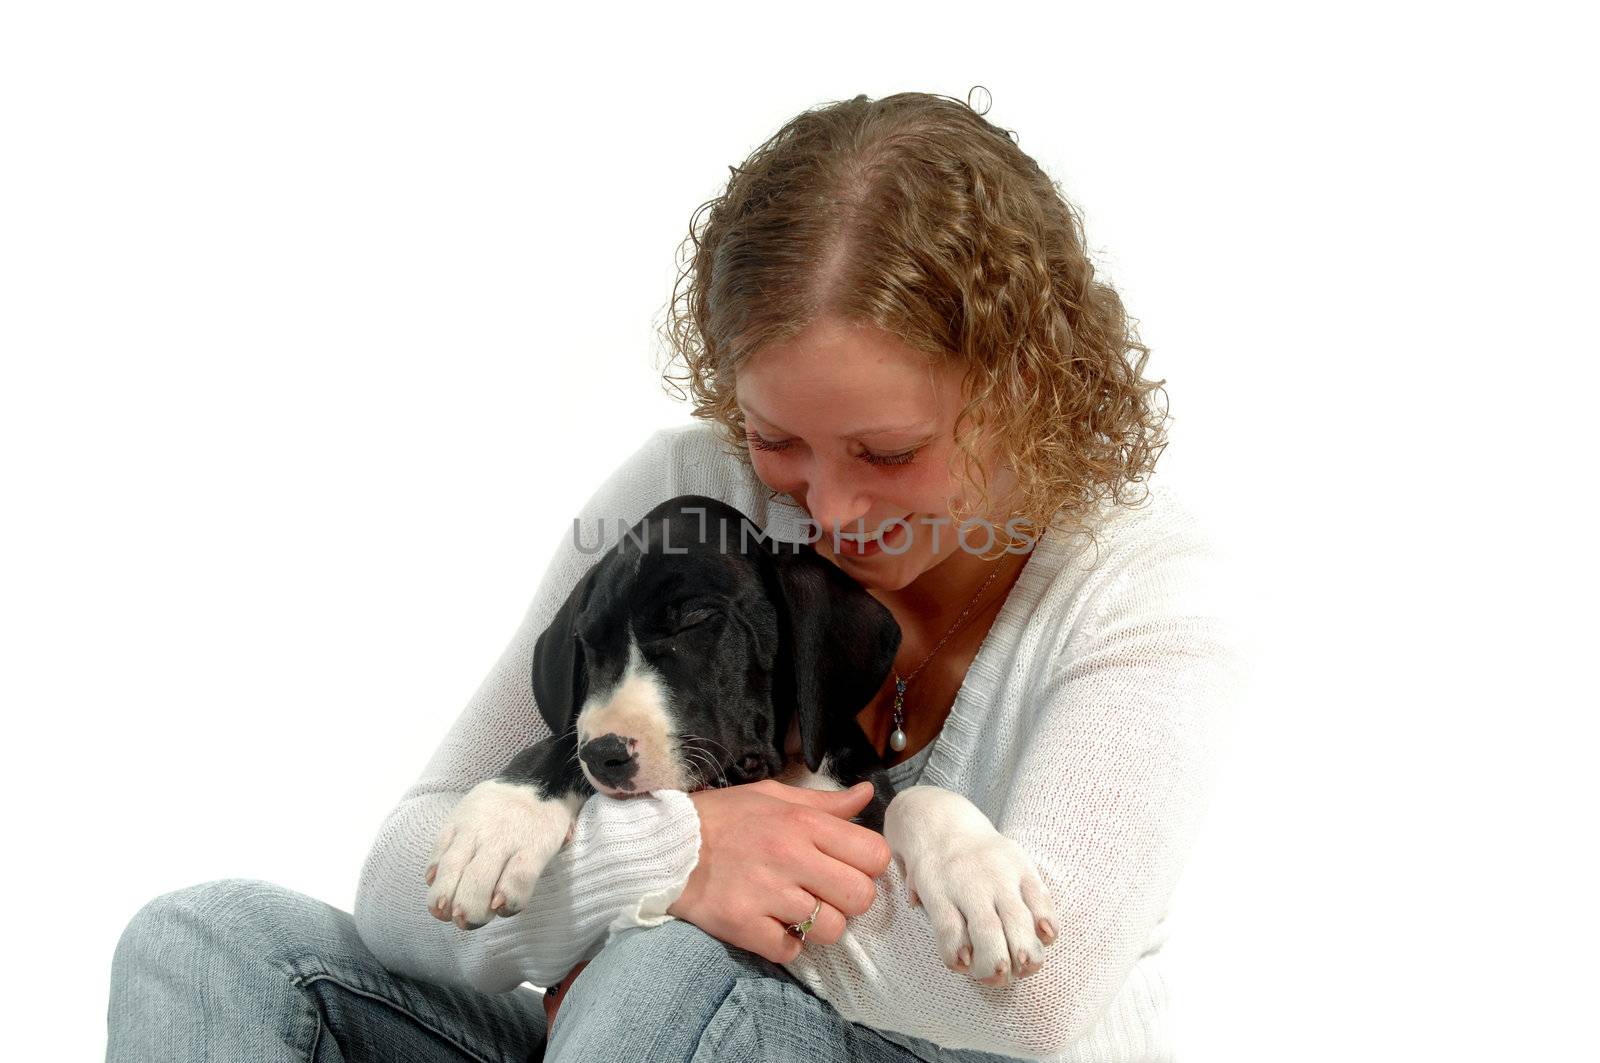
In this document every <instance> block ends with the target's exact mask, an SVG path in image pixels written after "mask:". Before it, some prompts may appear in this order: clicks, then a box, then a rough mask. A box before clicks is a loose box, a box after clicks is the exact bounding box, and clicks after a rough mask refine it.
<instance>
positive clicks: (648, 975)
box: [549, 920, 787, 1060]
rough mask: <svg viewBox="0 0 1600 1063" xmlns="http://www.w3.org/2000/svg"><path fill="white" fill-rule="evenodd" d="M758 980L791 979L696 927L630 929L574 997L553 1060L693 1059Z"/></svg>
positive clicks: (557, 1030)
mask: <svg viewBox="0 0 1600 1063" xmlns="http://www.w3.org/2000/svg"><path fill="white" fill-rule="evenodd" d="M758 977H777V978H786V977H787V976H786V975H785V974H784V973H783V970H782V968H780V967H778V966H776V965H775V964H771V963H769V962H767V961H766V960H764V959H762V958H761V957H759V956H755V955H753V954H751V953H748V952H745V951H744V950H743V949H737V948H733V947H731V946H729V945H727V944H726V943H724V942H722V941H718V940H717V939H716V938H714V937H712V936H711V935H709V934H707V933H706V932H705V931H703V930H701V929H700V928H699V927H697V926H695V925H694V924H693V923H687V922H684V921H682V920H670V921H668V922H666V923H663V924H661V925H660V926H656V927H650V928H631V929H628V930H625V931H623V932H621V933H619V934H617V935H616V936H614V937H613V938H612V939H611V940H610V941H608V942H607V943H606V946H605V947H604V948H603V949H601V950H600V952H599V954H598V955H596V956H595V958H594V959H593V960H591V961H589V964H588V966H586V967H585V968H584V969H583V971H582V973H580V974H579V975H578V977H577V978H576V979H575V980H574V981H573V983H572V986H571V988H570V989H569V990H568V991H567V994H566V997H565V999H564V1000H563V1001H562V1004H561V1010H560V1013H559V1014H558V1015H557V1016H556V1022H555V1026H554V1027H553V1028H552V1030H551V1032H550V1038H551V1041H550V1053H551V1054H550V1057H549V1058H551V1059H558V1060H569V1059H572V1060H579V1059H584V1060H586V1059H590V1058H594V1059H607V1058H650V1059H662V1060H667V1059H676V1058H687V1057H688V1054H689V1053H690V1052H692V1051H693V1049H694V1046H695V1044H696V1043H697V1042H698V1040H699V1037H700V1033H701V1031H703V1030H704V1029H705V1028H706V1025H707V1023H709V1022H710V1021H711V1018H712V1016H714V1015H715V1014H716V1013H717V1010H718V1009H719V1008H721V1007H722V1005H723V1002H724V1001H725V1000H726V999H727V997H728V994H729V993H730V992H731V991H732V990H733V988H734V986H735V984H736V983H738V982H739V981H740V980H741V979H750V978H758ZM630 1053H633V1055H630ZM638 1053H645V1054H644V1055H639V1054H638Z"/></svg>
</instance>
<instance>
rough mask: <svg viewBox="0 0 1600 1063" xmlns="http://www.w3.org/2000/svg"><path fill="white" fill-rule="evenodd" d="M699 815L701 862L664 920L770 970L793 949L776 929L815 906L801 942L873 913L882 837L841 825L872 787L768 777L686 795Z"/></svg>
mask: <svg viewBox="0 0 1600 1063" xmlns="http://www.w3.org/2000/svg"><path fill="white" fill-rule="evenodd" d="M689 798H690V800H692V801H693V802H694V803H695V809H696V811H697V812H699V814H700V859H699V862H698V863H696V864H695V868H694V871H693V872H691V873H690V875H689V882H688V884H687V885H686V886H685V887H684V889H683V893H681V894H680V895H679V896H678V899H677V900H676V901H674V902H673V903H672V904H671V906H670V907H668V908H667V914H668V915H671V916H674V917H676V918H678V919H683V920H685V921H687V922H690V923H693V924H694V925H695V926H697V927H699V928H700V929H701V930H704V931H705V932H706V933H708V934H710V935H711V936H712V937H714V938H717V939H718V940H720V941H725V942H727V943H728V944H730V945H735V946H737V947H739V948H742V949H747V950H748V951H750V952H753V953H755V954H756V955H758V956H762V957H765V958H766V959H768V960H771V961H772V962H773V963H787V962H789V961H790V960H792V959H794V958H795V956H797V955H798V954H799V952H800V947H801V942H800V939H799V938H796V937H794V936H793V935H791V934H789V933H788V932H787V931H786V930H785V929H784V928H785V926H786V925H788V924H790V923H800V922H804V921H805V919H806V918H807V917H808V916H810V915H811V910H812V909H813V908H814V907H816V903H817V901H821V902H822V908H821V910H819V911H818V912H817V917H816V920H815V921H814V922H813V923H812V925H811V929H810V930H809V931H807V933H806V940H808V941H818V942H821V943H822V944H824V945H828V944H832V943H833V942H835V941H837V940H839V936H840V935H841V934H843V933H844V920H845V916H847V915H860V914H861V913H863V912H865V911H866V910H867V909H868V908H870V907H872V901H873V898H874V896H876V893H877V890H876V887H875V886H874V884H873V880H874V879H876V878H877V877H878V876H879V875H881V874H883V873H884V871H885V870H886V869H887V868H888V866H889V843H888V842H886V841H884V840H883V835H881V834H879V833H877V832H876V831H872V830H868V829H867V828H866V827H862V826H858V825H857V824H854V823H851V822H850V817H851V816H854V815H856V814H857V813H859V812H860V811H861V810H862V809H863V808H865V807H866V805H867V802H868V801H870V800H871V799H872V784H871V783H870V782H862V783H857V784H856V785H855V786H853V787H851V788H850V789H849V790H843V791H828V790H808V789H804V788H802V787H798V786H787V785H785V784H783V783H780V782H773V781H772V780H771V779H763V780H762V781H761V782H754V783H746V784H743V785H740V786H729V787H724V788H722V789H714V790H700V791H697V792H696V793H693V794H690V795H689Z"/></svg>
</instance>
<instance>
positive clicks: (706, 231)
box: [658, 86, 1167, 539]
mask: <svg viewBox="0 0 1600 1063" xmlns="http://www.w3.org/2000/svg"><path fill="white" fill-rule="evenodd" d="M980 88H981V86H980ZM969 99H970V94H969ZM986 110H987V109H986ZM729 170H730V175H729V178H728V183H727V186H726V188H725V189H724V190H723V191H722V193H721V194H720V195H719V196H717V197H716V198H715V199H712V200H709V201H708V202H706V203H703V204H701V205H700V207H698V208H697V209H696V210H695V212H694V215H693V216H692V218H691V220H690V224H689V235H688V237H687V239H686V240H685V241H684V243H683V245H682V246H681V247H680V249H679V266H680V273H679V276H678V280H677V282H676V284H675V285H674V287H673V295H672V300H671V302H670V304H669V306H668V319H667V322H666V324H665V325H663V326H662V327H661V329H660V331H661V335H662V337H663V339H664V340H665V341H666V345H667V348H668V352H669V357H668V361H667V365H666V366H665V367H658V368H659V369H660V370H661V372H662V375H663V379H664V381H665V383H666V385H667V386H668V387H669V388H671V389H672V390H674V391H675V392H676V397H677V398H679V399H683V398H686V397H689V396H690V395H692V398H693V404H694V406H693V415H694V416H695V417H699V418H702V419H707V420H710V421H712V422H713V423H714V424H715V425H716V426H717V427H718V435H719V436H721V437H722V438H723V439H724V441H725V442H726V443H727V444H729V445H730V446H731V447H732V448H733V449H734V451H735V452H736V453H737V454H738V455H740V456H741V457H742V458H743V460H744V461H745V462H747V463H748V462H749V461H750V453H749V443H748V437H747V435H746V429H745V425H744V418H743V415H742V413H741V412H740V410H739V407H738V405H737V403H736V402H735V398H734V383H735V379H736V374H737V372H738V369H739V366H740V365H741V364H742V363H743V362H744V360H745V359H747V358H748V357H750V355H751V354H752V353H753V352H755V351H758V350H760V349H761V348H763V347H765V346H766V345H768V344H772V343H781V342H785V341H787V340H789V339H790V338H792V337H793V336H794V335H796V334H797V333H799V332H801V331H802V330H804V329H805V328H806V327H807V326H808V325H809V324H810V323H811V322H813V321H815V320H816V319H818V318H819V317H823V316H830V315H831V316H838V317H841V318H843V319H845V320H846V321H852V322H867V323H870V324H872V325H875V326H877V327H878V328H880V329H883V330H885V331H887V332H889V333H891V334H893V335H895V336H898V337H899V338H900V339H901V340H902V341H903V342H904V343H905V344H906V345H907V346H909V347H911V348H913V349H915V350H919V351H922V352H924V353H925V354H927V355H929V356H930V359H931V360H934V361H937V360H954V361H956V362H958V363H960V364H963V365H965V367H966V372H965V374H964V376H963V395H964V405H963V407H962V410H961V412H960V414H959V415H958V417H957V419H956V427H955V436H956V450H955V454H954V455H953V456H952V458H951V473H952V475H953V476H957V477H959V478H960V479H962V480H964V481H965V482H966V484H967V485H968V486H969V487H972V488H976V489H977V492H978V493H979V494H980V496H981V498H982V502H981V503H980V504H979V505H978V506H975V507H973V510H972V511H975V512H980V513H983V512H988V508H989V506H991V505H993V504H994V503H993V500H992V499H991V498H990V497H989V485H988V483H987V482H986V478H985V477H984V470H983V467H982V464H981V458H980V457H979V455H980V454H982V453H983V452H984V449H983V444H984V442H985V441H992V443H993V445H994V446H995V447H997V448H998V449H997V453H998V454H999V456H1000V460H1001V461H1002V462H1003V463H1004V464H1005V465H1006V466H1009V467H1010V468H1011V469H1012V470H1013V471H1014V473H1015V475H1016V477H1017V491H1016V494H1015V495H1014V496H1012V497H1013V498H1014V499H1015V500H1016V501H1015V505H1014V507H1013V514H1012V519H1013V521H1014V527H1015V528H1017V529H1020V530H1022V531H1023V532H1024V534H1025V537H1026V538H1028V539H1034V538H1037V537H1038V535H1040V534H1042V532H1043V530H1044V529H1045V528H1046V527H1047V526H1049V525H1050V524H1052V523H1056V522H1059V521H1063V520H1064V521H1066V522H1067V523H1068V524H1069V526H1070V527H1072V528H1076V529H1080V530H1083V531H1086V532H1088V533H1089V534H1090V535H1091V536H1092V534H1093V531H1092V528H1091V526H1090V524H1089V522H1088V519H1087V518H1088V517H1089V515H1090V514H1091V513H1092V512H1093V511H1095V510H1096V509H1097V508H1098V507H1099V505H1100V504H1101V503H1102V501H1103V500H1104V499H1106V498H1107V497H1110V498H1111V499H1112V500H1113V501H1114V502H1116V503H1118V504H1123V503H1125V500H1124V499H1123V497H1122V492H1123V489H1124V488H1125V487H1126V486H1127V485H1130V484H1135V483H1140V482H1142V481H1143V480H1144V479H1145V477H1146V476H1148V474H1149V473H1150V472H1152V471H1153V470H1154V467H1155V463H1156V460H1157V458H1159V457H1160V454H1161V452H1162V451H1163V450H1164V449H1165V448H1166V438H1165V431H1164V426H1163V422H1164V421H1165V420H1166V418H1167V412H1166V408H1165V403H1164V402H1163V403H1162V407H1161V409H1159V410H1158V409H1156V407H1155V402H1154V396H1155V395H1158V394H1159V395H1161V396H1162V397H1163V399H1164V398H1165V391H1164V390H1163V389H1162V387H1161V385H1163V384H1165V383H1166V380H1165V379H1162V380H1158V381H1154V382H1152V381H1148V380H1145V379H1144V377H1143V375H1142V374H1143V371H1144V366H1145V363H1146V361H1147V360H1148V358H1149V354H1150V351H1149V348H1148V347H1146V346H1145V345H1144V344H1142V343H1140V342H1139V340H1138V336H1137V333H1136V331H1135V329H1134V324H1135V322H1134V321H1133V320H1132V319H1130V318H1129V317H1128V315H1127V314H1126V313H1125V311H1124V310H1123V306H1122V300H1121V298H1120V297H1119V296H1118V295H1117V293H1116V291H1114V290H1113V289H1112V288H1111V287H1110V286H1109V285H1108V284H1106V283H1104V282H1102V281H1098V280H1096V279H1095V271H1094V266H1093V265H1092V264H1091V263H1090V261H1089V257H1088V254H1087V252H1086V250H1085V246H1084V235H1083V224H1082V220H1081V217H1080V215H1079V213H1078V212H1077V210H1075V209H1074V207H1073V206H1072V205H1071V204H1069V203H1068V202H1067V201H1066V199H1065V198H1064V197H1063V196H1062V194H1061V192H1060V188H1059V186H1058V185H1057V184H1056V183H1055V182H1053V181H1052V180H1051V179H1050V178H1049V177H1048V176H1047V175H1046V174H1045V173H1044V171H1043V170H1041V169H1040V168H1039V165H1038V164H1037V163H1036V162H1035V161H1034V160H1033V159H1032V158H1031V157H1029V156H1028V155H1027V154H1025V153H1024V152H1023V151H1022V150H1021V149H1020V148H1019V147H1018V145H1017V142H1016V136H1015V134H1014V133H1011V132H1008V131H1004V130H1001V129H999V128H997V127H996V126H994V125H991V124H990V123H989V122H988V121H986V120H985V119H984V118H983V117H982V116H981V115H980V114H979V113H978V112H977V111H975V110H974V109H973V108H972V107H971V106H970V104H969V103H963V102H962V101H960V100H956V99H954V98H952V97H947V96H937V95H930V94H927V93H920V92H904V93H897V94H895V95H892V96H887V97H884V98H883V99H880V100H873V99H870V98H868V97H867V96H864V95H862V96H857V97H855V98H854V99H850V100H844V101H839V102H834V103H829V104H827V105H825V106H821V107H818V108H815V109H812V110H808V111H805V112H803V113H801V114H800V115H798V116H796V117H795V118H793V119H792V120H790V121H789V122H788V123H787V124H785V125H784V126H783V128H781V129H779V130H778V132H777V133H775V134H774V135H773V136H772V137H771V138H770V139H769V140H767V141H766V143H764V144H762V145H761V146H760V147H758V148H756V150H755V151H754V152H753V153H752V154H751V155H750V157H749V158H748V159H746V160H745V161H744V163H743V164H742V165H740V166H736V167H734V166H730V167H729ZM707 212H709V213H707ZM702 214H706V217H705V218H704V222H703V224H702V220H701V216H702ZM1133 356H1137V357H1136V360H1135V358H1134V357H1133ZM680 363H681V372H672V371H671V370H672V369H673V367H675V366H677V365H679V364H680ZM685 384H686V385H687V387H688V394H687V395H686V394H685V392H684V389H683V385H685ZM958 462H959V465H960V468H959V469H957V468H956V465H957V464H958ZM974 471H976V475H974ZM958 505H959V503H958ZM968 515H969V513H956V514H954V516H955V517H956V518H957V520H963V519H967V517H968ZM1001 537H1002V538H1003V537H1004V536H1003V535H1002V536H1001Z"/></svg>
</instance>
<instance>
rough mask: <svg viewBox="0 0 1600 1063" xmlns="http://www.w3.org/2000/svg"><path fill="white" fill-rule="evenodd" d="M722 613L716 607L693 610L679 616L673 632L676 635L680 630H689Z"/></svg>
mask: <svg viewBox="0 0 1600 1063" xmlns="http://www.w3.org/2000/svg"><path fill="white" fill-rule="evenodd" d="M720 615H721V614H720V613H718V612H717V611H716V610H715V609H695V610H692V611H690V612H688V613H685V614H684V615H683V616H682V617H680V618H679V620H678V626H677V627H676V628H674V629H673V632H672V633H673V634H674V635H676V634H677V633H678V632H680V631H688V630H689V629H690V628H693V627H699V626H700V625H701V624H704V623H706V622H707V621H708V620H714V619H716V618H717V617H718V616H720Z"/></svg>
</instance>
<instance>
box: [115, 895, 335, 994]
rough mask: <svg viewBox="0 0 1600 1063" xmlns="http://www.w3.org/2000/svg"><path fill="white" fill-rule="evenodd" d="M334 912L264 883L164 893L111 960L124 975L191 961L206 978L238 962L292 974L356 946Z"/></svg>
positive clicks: (132, 925) (132, 923) (136, 920)
mask: <svg viewBox="0 0 1600 1063" xmlns="http://www.w3.org/2000/svg"><path fill="white" fill-rule="evenodd" d="M341 914H342V913H340V912H339V911H338V910H337V909H335V908H333V907H332V906H331V905H329V904H326V903H324V902H322V901H319V900H317V899H315V898H313V897H308V896H306V895H305V894H302V893H297V892H295V891H294V890H291V889H289V888H287V887H284V886H280V885H277V884H276V883H272V882H265V881H262V880H259V879H247V878H230V879H216V880H213V881H210V882H202V883H199V884H197V885H193V886H186V887H184V888H182V889H177V890H172V891H171V892H168V893H163V894H160V895H159V896H156V897H154V898H152V899H151V900H149V901H148V902H146V903H145V904H144V906H143V907H141V908H140V909H139V910H138V911H137V912H135V913H134V915H133V917H132V918H131V919H129V920H128V924H127V926H126V927H125V928H124V929H123V931H122V936H121V938H120V939H119V940H118V942H117V947H116V952H115V954H114V956H113V958H112V970H113V977H115V976H116V973H117V972H118V970H119V969H127V968H130V967H136V966H137V965H138V964H140V963H141V962H146V961H151V960H152V959H157V958H164V959H166V960H171V959H174V958H176V956H177V955H178V954H180V953H181V954H186V955H187V957H188V959H189V960H190V963H191V964H192V965H193V966H192V967H191V969H193V970H195V971H196V972H197V973H202V972H204V971H205V970H208V969H220V968H224V967H227V966H229V965H230V964H234V963H250V964H262V963H265V964H268V965H270V966H272V967H275V968H277V969H279V970H281V971H284V972H285V973H290V974H293V973H295V972H294V968H295V967H296V965H297V962H298V961H299V960H300V959H301V958H303V957H305V956H307V955H310V954H314V953H315V954H323V953H325V952H326V951H327V948H328V946H329V945H330V944H332V945H335V946H338V947H342V948H354V947H356V946H358V945H359V939H358V938H356V936H355V933H354V928H353V925H349V924H350V920H349V917H348V916H345V917H343V918H342V919H341Z"/></svg>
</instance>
